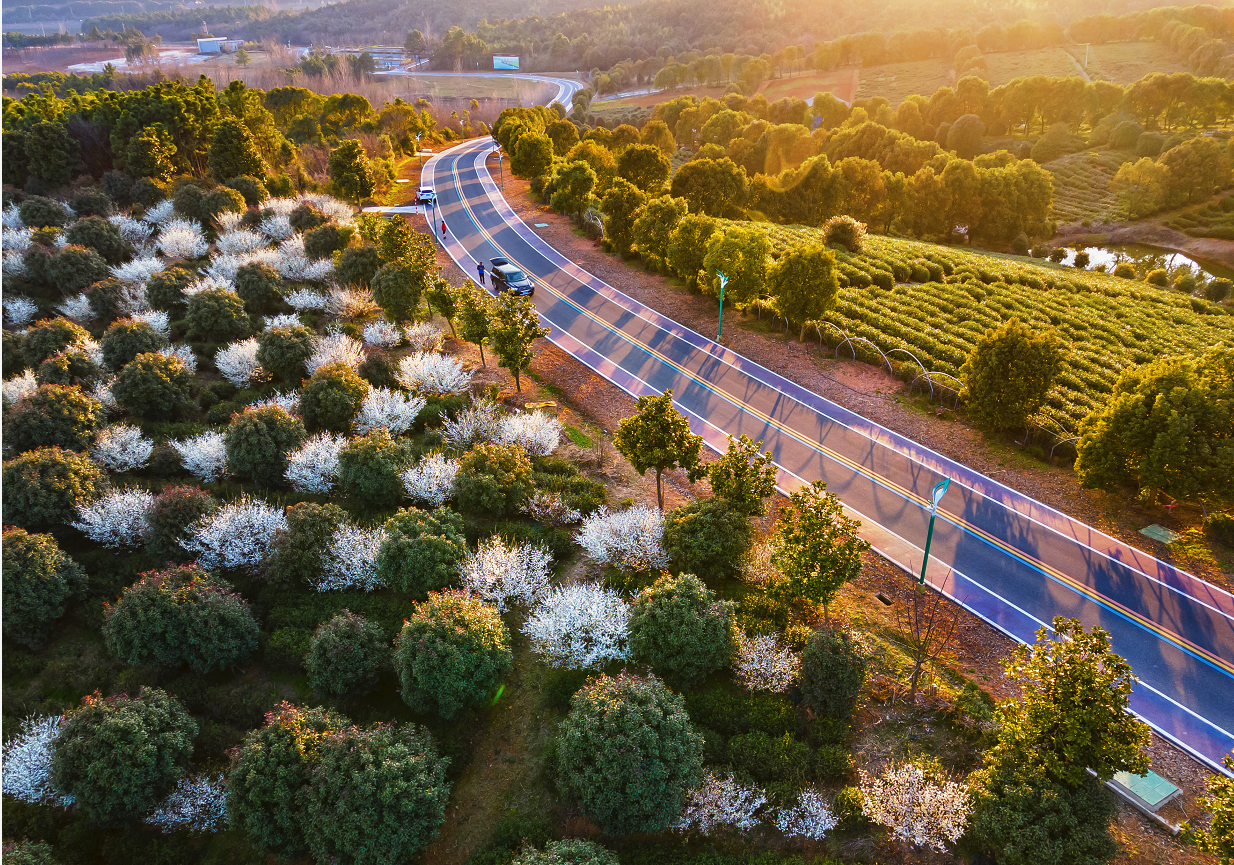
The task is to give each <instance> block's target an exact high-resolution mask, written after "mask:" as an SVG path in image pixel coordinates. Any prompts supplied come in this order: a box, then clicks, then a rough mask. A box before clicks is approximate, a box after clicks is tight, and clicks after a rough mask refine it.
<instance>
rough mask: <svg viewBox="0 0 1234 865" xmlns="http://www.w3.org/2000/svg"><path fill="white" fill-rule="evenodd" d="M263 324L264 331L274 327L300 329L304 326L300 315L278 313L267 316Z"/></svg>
mask: <svg viewBox="0 0 1234 865" xmlns="http://www.w3.org/2000/svg"><path fill="white" fill-rule="evenodd" d="M264 322H265V325H266V327H265V329H266V330H273V329H274V328H276V327H302V326H303V325H304V322H303V321H301V320H300V314H299V313H295V312H280V313H278V314H277V315H267V316H266V317H265V319H264Z"/></svg>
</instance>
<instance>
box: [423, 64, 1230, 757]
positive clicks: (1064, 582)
mask: <svg viewBox="0 0 1234 865" xmlns="http://www.w3.org/2000/svg"><path fill="white" fill-rule="evenodd" d="M573 83H574V84H577V82H573ZM564 95H565V96H566V97H567V98H566V99H563V100H562V101H563V103H564V104H567V105H568V104H569V101H568V97H569V96H570V95H571V94H569V93H567V94H564ZM494 149H495V145H494V143H493V142H492V141H490V140H487V139H482V140H471V141H466V142H463V143H462V144H459V145H456V146H454V147H452V148H450V149H448V150H446V151H444V152H442V153H439V154H437V155H435V156H434V157H433V158H432V159H431V160H430V161H429V162H428V163H427V164H426V166H425V169H424V179H425V182H428V183H431V184H432V185H433V187H434V188H435V189H436V191H437V196H438V208H437V210H436V213H435V214H434V215H433V223H432V225H433V227H434V228H435V229H436V230H435V233H437V234H438V235H439V236H440V232H439V228H440V223H441V221H442V220H444V221H445V223H446V226H447V228H448V232H447V236H446V237H445V239H444V245H445V248H446V249H447V250H448V251H449V253H450V255H451V257H452V258H453V259H454V260H455V261H456V262H457V263H458V264H459V266H460V267H461V268H462V269H463V272H464V273H467V274H473V273H475V272H476V263H477V262H478V261H481V260H483V261H485V262H487V261H488V259H489V258H492V257H495V256H504V257H505V258H508V259H509V260H510V261H512V262H514V263H516V264H517V265H518V266H519V267H521V268H522V269H523V270H524V271H525V272H526V273H528V274H529V275H530V276H531V277H532V278H533V280H534V281H535V283H536V293H535V298H534V299H535V304H536V308H537V309H538V311H539V314H540V317H541V319H542V320H543V322H544V323H545V325H546V326H547V327H549V328H550V329H551V335H550V336H549V337H548V338H549V339H550V340H551V341H552V342H553V343H554V344H555V345H557V346H558V347H560V348H561V349H562V350H564V351H566V352H567V353H569V354H570V355H572V356H573V357H575V358H577V359H578V360H579V361H580V362H582V363H583V364H585V365H586V366H588V367H590V368H591V369H592V370H594V371H595V372H596V373H598V374H599V375H601V376H603V377H604V378H606V379H608V380H609V381H611V382H613V383H614V384H616V385H617V386H618V387H620V388H622V389H623V390H625V391H626V392H627V393H629V394H631V395H632V396H641V395H645V394H659V393H663V392H664V391H665V390H668V389H670V388H671V389H672V391H673V401H674V403H675V405H676V406H677V408H678V409H679V410H680V411H681V412H682V413H683V414H684V415H685V416H686V417H687V418H689V420H690V424H691V426H692V427H693V428H694V431H695V432H696V433H698V434H700V435H702V436H703V437H704V438H705V440H706V442H707V444H708V445H709V446H710V447H712V448H714V449H716V450H718V451H723V450H725V449H726V447H727V439H728V436H730V435H732V436H737V435H740V434H742V433H745V434H746V435H748V436H750V438H752V439H762V440H764V442H765V443H766V445H765V446H766V448H767V449H768V450H770V451H771V452H772V454H773V455H774V457H775V461H776V465H777V466H778V467H779V482H780V486H781V488H782V489H784V490H792V489H794V488H796V487H797V486H799V485H801V484H802V483H805V482H809V481H813V480H816V479H822V480H825V481H826V482H827V486H828V489H829V490H830V491H831V492H834V493H836V494H837V495H838V496H839V497H840V498H841V500H842V501H843V502H844V504H845V506H846V507H847V508H848V509H849V510H850V512H851V513H852V515H853V516H855V517H856V518H858V519H860V520H861V521H862V524H863V528H862V534H863V536H864V537H866V538H867V539H868V540H869V541H870V542H871V544H872V545H873V546H874V547H875V548H876V549H877V550H878V551H879V552H880V553H881V554H883V555H884V556H886V557H887V558H888V559H889V560H891V561H892V562H894V563H896V564H898V565H900V566H901V567H903V568H904V569H905V570H907V571H908V572H909V573H916V572H917V571H919V570H920V568H921V555H922V547H923V545H924V542H925V535H926V527H927V522H928V507H929V502H928V497H929V494H930V490H931V488H932V487H933V486H934V485H935V484H936V483H938V482H939V481H940V480H942V479H943V478H944V477H949V478H951V479H952V483H951V488H950V491H949V492H948V493H947V495H946V497H945V498H944V500H943V502H942V506H941V508H940V509H939V514H938V516H939V519H938V522H937V524H936V528H935V533H934V541H933V546H932V549H931V562H930V567H929V569H928V575H927V578H928V580H929V581H930V583H931V584H932V585H933V586H935V587H937V588H938V589H939V590H940V591H943V592H944V593H946V594H947V595H949V596H950V597H951V598H953V599H954V600H955V601H956V602H958V603H960V604H961V605H963V606H964V607H966V608H967V609H969V610H971V611H972V612H974V613H975V614H977V615H978V616H980V617H982V618H983V619H985V620H986V621H987V622H989V623H990V624H992V625H993V626H995V627H997V628H999V629H1000V630H1002V631H1004V632H1005V633H1007V634H1009V635H1011V636H1012V637H1014V638H1016V639H1017V640H1020V641H1023V642H1032V641H1033V639H1034V633H1035V632H1036V630H1037V629H1039V628H1041V627H1047V626H1048V623H1049V622H1050V621H1051V620H1052V619H1053V617H1055V616H1074V617H1076V618H1079V619H1080V620H1081V621H1082V622H1084V624H1085V625H1087V626H1093V625H1100V626H1101V627H1102V628H1104V629H1106V630H1107V631H1109V632H1110V634H1111V638H1112V642H1113V647H1114V649H1115V651H1117V652H1118V653H1119V654H1121V655H1123V656H1124V657H1126V658H1127V659H1128V660H1129V661H1130V663H1131V665H1132V667H1133V669H1134V670H1135V673H1136V676H1137V677H1138V678H1139V682H1138V683H1137V685H1136V686H1135V689H1134V692H1133V694H1132V698H1131V708H1132V710H1133V711H1134V712H1135V713H1136V714H1137V715H1139V716H1140V717H1141V718H1143V719H1144V720H1145V721H1146V722H1148V723H1149V724H1150V725H1151V726H1152V727H1153V728H1154V729H1156V730H1157V732H1159V733H1160V734H1161V735H1163V736H1165V737H1167V738H1169V739H1171V740H1173V741H1174V742H1176V743H1177V744H1179V745H1180V746H1182V747H1183V748H1185V749H1186V750H1188V751H1189V752H1191V753H1192V754H1194V755H1195V756H1196V757H1198V758H1199V759H1201V760H1203V761H1204V762H1205V763H1207V764H1208V765H1209V766H1212V767H1213V768H1214V769H1216V770H1218V771H1223V772H1226V773H1227V774H1230V773H1229V772H1228V771H1227V770H1225V769H1224V768H1223V767H1222V766H1221V759H1222V757H1223V756H1224V755H1226V754H1228V753H1230V752H1231V750H1234V733H1232V732H1231V731H1234V596H1232V595H1231V594H1230V593H1228V592H1225V591H1223V590H1221V589H1219V588H1217V587H1216V586H1213V585H1211V584H1210V583H1207V582H1205V581H1204V580H1202V579H1199V578H1198V577H1195V576H1193V575H1191V574H1188V573H1186V572H1183V571H1180V570H1178V569H1176V568H1174V567H1172V566H1170V565H1169V564H1166V563H1165V562H1162V561H1160V560H1158V559H1156V558H1154V557H1153V556H1151V555H1149V554H1147V553H1145V552H1143V551H1141V550H1137V549H1135V548H1133V547H1130V546H1128V545H1126V544H1124V543H1122V542H1121V541H1118V540H1116V539H1114V538H1111V537H1109V536H1107V535H1105V534H1102V533H1101V532H1099V531H1097V530H1096V529H1094V528H1092V527H1090V526H1088V525H1085V524H1084V523H1082V522H1079V521H1077V520H1073V519H1071V518H1070V517H1068V516H1066V515H1065V514H1062V513H1060V512H1058V511H1056V510H1054V509H1052V508H1050V507H1048V506H1046V505H1044V504H1042V503H1040V502H1038V501H1035V500H1034V499H1032V498H1029V497H1027V496H1025V495H1023V494H1021V493H1018V492H1016V491H1015V490H1013V489H1010V488H1008V487H1006V486H1004V485H1002V484H1000V483H998V482H997V481H994V480H992V479H990V478H988V477H985V476H984V475H981V474H979V473H978V472H975V471H973V470H971V469H969V468H967V467H966V466H963V465H960V464H958V463H956V462H953V461H952V460H950V459H948V458H946V457H944V456H942V455H940V454H938V453H935V452H934V451H932V450H930V449H929V448H926V447H923V446H922V445H919V444H917V443H915V442H913V441H911V440H909V439H906V438H904V437H903V436H900V435H898V434H896V433H895V432H892V431H891V430H888V429H885V428H884V427H881V426H879V425H878V424H875V423H873V422H871V421H869V420H867V419H865V418H863V417H861V416H860V415H857V414H854V413H853V412H851V411H848V410H847V409H845V408H843V407H842V406H839V405H837V404H835V403H833V402H830V401H829V400H826V399H824V398H822V397H820V396H819V395H817V394H815V393H812V392H810V391H808V390H806V389H804V388H802V387H800V386H798V385H797V384H795V383H793V382H791V381H789V380H787V379H785V378H783V377H781V376H779V375H777V374H776V373H774V372H772V371H770V370H768V369H766V368H765V367H762V366H760V365H759V364H757V363H754V362H753V361H751V360H749V359H747V358H745V357H742V356H740V355H738V354H736V353H734V352H732V351H730V350H729V349H727V348H725V347H724V346H722V345H720V344H718V343H716V342H714V341H712V340H711V339H708V338H707V337H705V336H702V335H700V334H698V333H695V332H694V331H692V330H690V329H688V328H686V327H683V326H682V325H680V324H677V323H676V322H674V321H672V320H671V319H668V318H666V317H665V316H662V315H660V314H659V313H657V312H655V311H654V310H652V309H649V308H648V307H645V306H643V305H642V304H640V303H638V302H637V301H635V300H634V299H632V298H630V297H627V296H626V295H625V294H623V293H622V292H621V291H620V290H618V289H617V288H615V287H613V286H611V285H608V284H607V283H605V282H603V281H602V280H600V279H598V278H597V277H595V276H593V275H592V274H590V273H588V272H586V271H584V270H583V269H582V268H580V267H578V266H577V265H575V264H574V263H573V262H571V261H570V260H569V259H567V258H566V257H565V256H563V255H562V254H560V253H559V252H557V251H556V250H555V249H553V248H552V247H551V246H549V245H548V244H547V243H545V242H544V241H543V240H541V239H540V238H539V237H538V236H537V235H536V232H535V230H534V228H533V227H531V226H528V225H526V224H525V223H523V222H522V221H521V220H520V219H519V218H518V216H516V215H515V213H514V212H513V211H512V210H511V208H510V207H509V205H508V204H507V203H506V201H505V199H504V198H503V197H502V195H501V193H500V190H499V189H498V187H497V184H496V182H495V180H494V179H493V177H492V176H491V175H490V173H489V169H488V167H487V157H488V156H489V155H490V154H491V153H492V151H493V150H494Z"/></svg>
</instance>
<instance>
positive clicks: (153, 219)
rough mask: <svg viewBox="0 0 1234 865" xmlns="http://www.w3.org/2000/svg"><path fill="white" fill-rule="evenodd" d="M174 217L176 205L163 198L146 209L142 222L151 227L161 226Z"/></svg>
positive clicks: (170, 200)
mask: <svg viewBox="0 0 1234 865" xmlns="http://www.w3.org/2000/svg"><path fill="white" fill-rule="evenodd" d="M175 215H176V203H175V202H174V201H173V200H172V199H170V198H164V199H163V200H162V201H159V202H157V203H156V204H152V205H150V206H149V207H148V208H146V212H145V213H144V214H142V217H141V218H142V220H143V221H145V222H148V223H150V224H151V225H163V224H165V223H167V222H170V221H171V220H172V218H173V217H175Z"/></svg>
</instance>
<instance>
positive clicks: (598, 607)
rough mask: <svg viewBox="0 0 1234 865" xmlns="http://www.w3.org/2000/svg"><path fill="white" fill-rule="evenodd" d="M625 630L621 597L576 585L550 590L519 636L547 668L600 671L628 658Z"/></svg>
mask: <svg viewBox="0 0 1234 865" xmlns="http://www.w3.org/2000/svg"><path fill="white" fill-rule="evenodd" d="M629 627H630V607H629V605H628V604H626V602H625V601H624V600H622V598H621V595H619V594H617V593H616V592H614V591H612V590H609V589H604V588H601V587H600V586H593V585H590V584H587V583H577V584H575V585H572V586H564V587H562V588H555V589H551V590H550V591H549V592H548V593H547V594H546V595H545V596H544V598H543V599H542V600H541V601H540V603H539V604H538V605H537V606H536V608H535V610H534V611H533V612H532V614H531V616H530V617H529V618H528V619H527V624H526V625H524V626H523V633H525V634H526V635H527V637H528V639H530V640H531V646H532V649H534V650H535V651H536V652H537V653H538V654H540V655H543V656H544V657H545V659H546V660H547V661H548V663H549V665H550V666H553V667H564V668H566V669H589V668H590V669H599V668H600V667H603V666H604V665H605V664H607V663H608V662H609V661H618V660H624V659H626V658H628V657H629V656H630V651H629V648H628V647H627V645H626V638H627V636H628V634H629Z"/></svg>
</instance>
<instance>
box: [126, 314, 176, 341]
mask: <svg viewBox="0 0 1234 865" xmlns="http://www.w3.org/2000/svg"><path fill="white" fill-rule="evenodd" d="M133 318H134V319H135V320H137V321H144V322H145V323H146V324H148V325H150V326H151V327H152V328H154V330H155V332H156V333H157V334H158V335H159V336H161V337H163V339H170V338H171V316H170V315H168V314H167V313H165V312H162V311H160V310H156V309H147V310H142V311H140V312H135V313H133Z"/></svg>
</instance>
